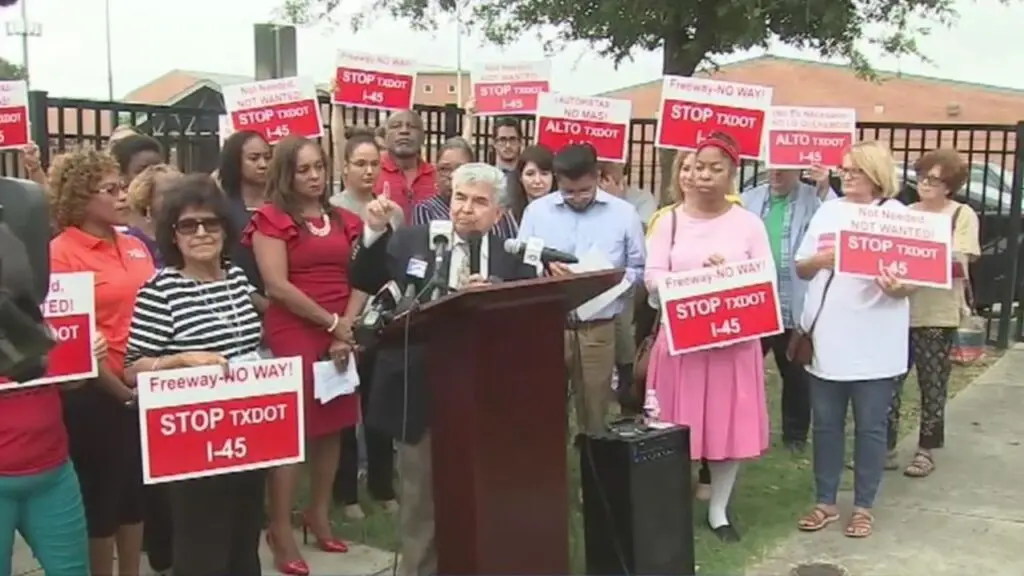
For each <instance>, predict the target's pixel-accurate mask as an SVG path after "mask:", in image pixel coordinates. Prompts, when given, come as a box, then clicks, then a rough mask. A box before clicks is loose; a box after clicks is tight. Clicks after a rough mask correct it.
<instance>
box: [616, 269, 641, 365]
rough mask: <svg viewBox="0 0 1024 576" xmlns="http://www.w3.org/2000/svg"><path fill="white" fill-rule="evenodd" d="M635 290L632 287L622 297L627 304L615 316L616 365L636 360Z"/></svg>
mask: <svg viewBox="0 0 1024 576" xmlns="http://www.w3.org/2000/svg"><path fill="white" fill-rule="evenodd" d="M634 292H636V289H634V288H630V289H629V291H628V292H626V294H625V295H624V296H623V297H622V299H623V300H624V301H625V302H626V305H625V306H623V307H622V312H619V315H618V316H616V317H615V365H616V366H625V365H627V364H632V363H633V361H634V360H636V337H635V332H634V327H633V310H634V308H635V306H633V299H634Z"/></svg>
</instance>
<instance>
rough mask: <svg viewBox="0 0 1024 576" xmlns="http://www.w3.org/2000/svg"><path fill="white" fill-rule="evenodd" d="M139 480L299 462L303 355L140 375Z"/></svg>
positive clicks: (303, 447)
mask: <svg viewBox="0 0 1024 576" xmlns="http://www.w3.org/2000/svg"><path fill="white" fill-rule="evenodd" d="M137 384H138V394H139V430H140V432H141V435H142V473H143V481H144V482H145V483H146V484H159V483H162V482H174V481H177V480H185V479H189V478H203V477H206V476H216V475H220V474H230V473H232V472H241V471H244V470H257V469H260V468H270V467H273V466H282V465H285V464H294V463H297V462H302V461H303V460H305V455H306V444H305V437H306V434H305V428H304V425H305V424H304V412H303V395H302V359H301V358H299V357H294V358H274V359H271V360H255V361H251V362H237V363H231V364H229V365H228V367H227V369H226V370H225V369H224V368H222V367H220V366H203V367H198V368H184V369H181V370H162V371H158V372H145V373H142V374H139V376H138V379H137Z"/></svg>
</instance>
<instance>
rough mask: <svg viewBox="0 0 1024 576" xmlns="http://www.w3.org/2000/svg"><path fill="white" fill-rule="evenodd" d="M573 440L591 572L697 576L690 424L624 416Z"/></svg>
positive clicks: (592, 573)
mask: <svg viewBox="0 0 1024 576" xmlns="http://www.w3.org/2000/svg"><path fill="white" fill-rule="evenodd" d="M576 442H577V446H578V448H579V453H580V476H581V479H582V489H583V531H584V538H585V546H586V557H587V574H590V575H604V574H608V575H617V576H621V575H623V574H628V575H652V576H653V575H658V576H693V575H694V574H695V573H696V571H695V567H694V558H693V507H692V506H693V497H692V493H691V491H690V430H689V428H685V427H679V426H672V427H670V428H662V429H653V428H650V427H648V426H647V425H644V424H637V423H632V422H630V423H620V424H615V425H612V426H611V427H610V429H609V431H608V432H605V433H602V434H597V435H588V434H580V435H579V436H577V438H576Z"/></svg>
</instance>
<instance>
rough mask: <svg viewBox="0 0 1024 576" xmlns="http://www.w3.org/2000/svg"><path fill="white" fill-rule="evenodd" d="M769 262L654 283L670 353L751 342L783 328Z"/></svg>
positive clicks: (678, 275)
mask: <svg viewBox="0 0 1024 576" xmlns="http://www.w3.org/2000/svg"><path fill="white" fill-rule="evenodd" d="M775 282H776V272H775V265H774V263H773V262H772V260H771V259H770V258H765V259H760V260H747V261H743V262H736V263H726V264H725V265H722V266H717V267H714V268H701V269H699V270H690V271H687V272H676V273H673V274H669V275H668V276H666V277H665V278H663V279H662V280H661V282H659V283H658V295H659V297H660V299H661V322H662V325H663V326H664V327H665V333H666V335H667V336H668V349H669V353H670V354H673V355H676V354H683V353H686V352H696V351H698V350H707V349H709V348H721V347H722V346H728V345H730V344H737V343H739V342H746V341H747V340H756V339H759V338H762V337H764V336H771V335H772V334H778V333H780V332H782V330H783V323H782V312H781V310H780V308H779V296H778V289H777V288H776V285H775Z"/></svg>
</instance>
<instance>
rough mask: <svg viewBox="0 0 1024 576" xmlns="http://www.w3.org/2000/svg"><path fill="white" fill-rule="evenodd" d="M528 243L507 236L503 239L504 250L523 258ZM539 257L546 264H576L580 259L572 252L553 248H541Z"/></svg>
mask: <svg viewBox="0 0 1024 576" xmlns="http://www.w3.org/2000/svg"><path fill="white" fill-rule="evenodd" d="M531 240H532V238H531ZM528 244H529V242H524V241H523V240H516V239H515V238H509V239H508V240H505V252H508V253H509V254H512V255H513V256H523V257H524V258H525V256H526V250H527V248H528ZM539 257H540V261H541V263H543V264H548V263H551V262H560V263H562V264H577V263H579V261H580V259H579V258H577V257H576V256H574V255H572V254H569V253H568V252H562V251H561V250H555V249H554V248H541V249H540V254H539Z"/></svg>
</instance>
